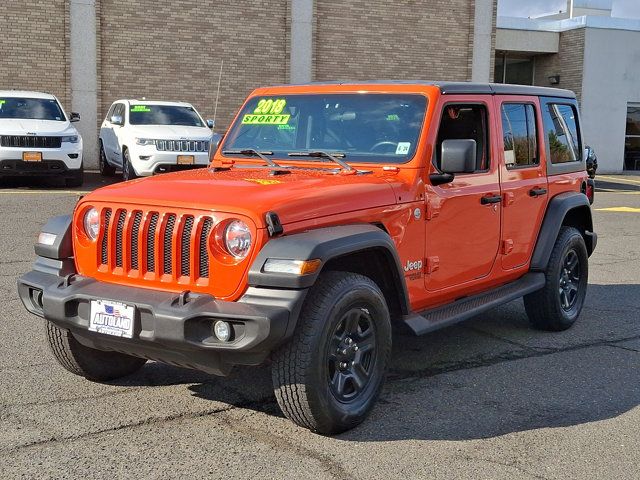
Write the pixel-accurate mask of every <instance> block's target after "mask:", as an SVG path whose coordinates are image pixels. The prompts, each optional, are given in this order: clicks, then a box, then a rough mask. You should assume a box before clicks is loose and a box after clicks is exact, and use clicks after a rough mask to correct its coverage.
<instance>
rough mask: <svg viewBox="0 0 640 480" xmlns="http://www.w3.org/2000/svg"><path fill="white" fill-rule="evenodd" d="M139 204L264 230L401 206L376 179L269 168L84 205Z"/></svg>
mask: <svg viewBox="0 0 640 480" xmlns="http://www.w3.org/2000/svg"><path fill="white" fill-rule="evenodd" d="M91 201H96V202H97V201H104V202H115V203H118V202H119V203H129V204H134V205H136V204H137V205H150V206H151V205H162V206H166V207H176V208H189V209H193V208H195V209H200V210H209V211H218V212H226V213H235V214H241V215H245V216H247V217H249V218H252V219H253V220H254V222H255V223H256V225H257V226H258V227H264V214H265V213H266V212H269V211H273V212H276V213H277V214H278V216H279V217H280V221H281V222H282V223H283V224H291V223H295V222H299V221H302V220H309V219H312V218H321V217H325V216H329V215H336V214H339V213H346V212H352V211H357V210H363V209H367V208H373V207H381V206H386V205H392V204H395V203H396V198H395V195H394V192H393V189H392V187H391V185H390V184H389V183H387V181H385V180H384V179H383V178H380V177H378V176H375V175H374V174H365V175H340V174H338V175H333V174H331V173H330V171H329V170H328V169H319V170H296V171H294V173H289V174H286V175H277V176H271V175H269V170H268V169H255V168H238V167H234V168H232V169H231V170H227V171H219V172H214V171H213V170H212V169H210V168H203V169H198V170H189V171H184V172H178V173H171V174H163V175H158V176H154V177H148V178H142V179H138V180H133V181H130V182H125V183H118V184H115V185H110V186H107V187H103V188H101V189H98V190H96V191H94V192H93V193H91V194H89V195H87V196H85V197H84V199H83V203H85V202H89V203H90V202H91Z"/></svg>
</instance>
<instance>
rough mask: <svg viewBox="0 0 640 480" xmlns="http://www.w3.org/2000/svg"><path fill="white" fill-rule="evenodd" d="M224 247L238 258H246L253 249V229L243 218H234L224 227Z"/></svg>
mask: <svg viewBox="0 0 640 480" xmlns="http://www.w3.org/2000/svg"><path fill="white" fill-rule="evenodd" d="M224 247H225V249H226V250H227V252H229V253H230V254H231V255H233V256H234V257H236V258H244V257H246V256H247V254H248V253H249V250H250V249H251V231H250V230H249V227H248V226H247V224H246V223H244V222H243V221H242V220H234V221H233V222H231V223H229V225H227V228H225V229H224Z"/></svg>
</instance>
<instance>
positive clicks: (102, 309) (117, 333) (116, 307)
mask: <svg viewBox="0 0 640 480" xmlns="http://www.w3.org/2000/svg"><path fill="white" fill-rule="evenodd" d="M134 314H135V307H134V306H131V305H125V304H124V303H120V302H110V301H108V300H92V301H91V314H90V317H89V330H90V331H92V332H98V333H103V334H105V335H113V336H114V337H123V338H132V337H133V318H134Z"/></svg>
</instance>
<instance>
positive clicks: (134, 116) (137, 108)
mask: <svg viewBox="0 0 640 480" xmlns="http://www.w3.org/2000/svg"><path fill="white" fill-rule="evenodd" d="M129 123H130V124H131V125H182V126H185V127H204V124H203V123H202V119H201V118H200V116H199V115H198V114H197V113H196V111H195V109H194V108H193V107H181V106H178V105H142V104H137V105H131V107H130V108H129Z"/></svg>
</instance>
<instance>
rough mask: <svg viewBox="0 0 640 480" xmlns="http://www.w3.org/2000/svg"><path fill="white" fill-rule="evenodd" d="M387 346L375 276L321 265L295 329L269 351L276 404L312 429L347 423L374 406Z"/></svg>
mask: <svg viewBox="0 0 640 480" xmlns="http://www.w3.org/2000/svg"><path fill="white" fill-rule="evenodd" d="M349 331H350V332H352V333H351V335H350V336H349ZM349 338H351V342H350V343H347V342H348V341H349ZM358 344H359V345H358ZM390 352H391V322H390V319H389V310H388V308H387V304H386V302H385V299H384V295H383V294H382V292H381V291H380V289H379V288H378V286H377V285H376V283H375V282H374V281H373V280H371V279H370V278H368V277H365V276H362V275H358V274H354V273H347V272H327V273H324V274H322V275H321V276H320V278H319V279H318V281H317V282H316V284H315V285H314V287H313V288H312V289H311V291H310V292H309V295H308V296H307V298H306V300H305V304H304V306H303V308H302V312H301V314H300V318H299V320H298V325H296V330H295V332H294V335H293V337H292V338H291V340H290V341H289V342H288V343H286V344H285V345H283V346H282V347H281V348H280V349H279V350H278V351H277V352H275V354H274V362H273V364H272V379H273V386H274V390H275V395H276V399H277V400H278V404H279V405H280V408H281V409H282V411H283V413H284V414H285V415H286V416H287V418H289V419H290V420H292V421H293V422H294V423H296V424H297V425H299V426H301V427H305V428H308V429H310V430H312V431H314V432H317V433H321V434H324V435H331V434H336V433H340V432H343V431H345V430H349V429H351V428H353V427H355V426H356V425H358V424H360V423H361V422H362V421H363V420H364V419H365V418H366V416H367V415H368V414H369V412H370V411H371V409H372V408H373V405H374V404H375V402H376V400H377V398H378V395H379V394H380V390H381V388H382V384H383V381H384V376H385V373H386V371H387V366H388V363H389V356H390ZM351 361H353V362H354V363H351ZM352 369H353V370H352ZM358 379H359V380H360V381H361V382H362V385H361V386H360V387H359V388H358V384H357V382H356V380H358Z"/></svg>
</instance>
